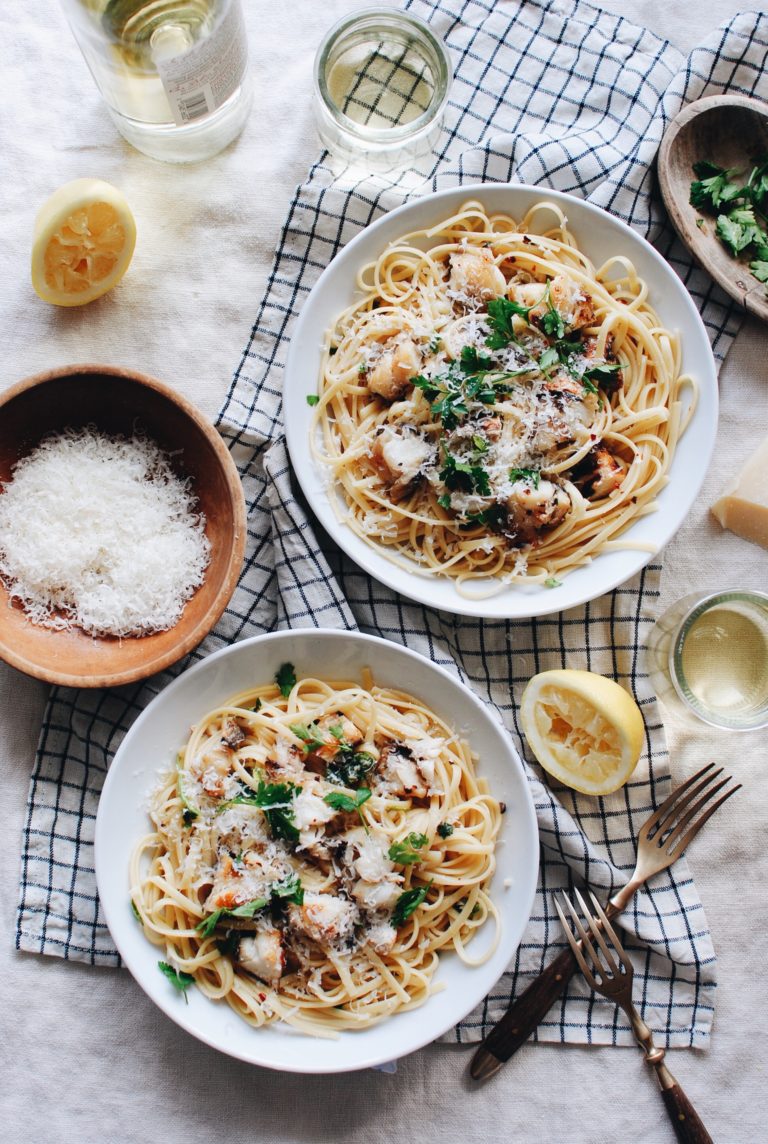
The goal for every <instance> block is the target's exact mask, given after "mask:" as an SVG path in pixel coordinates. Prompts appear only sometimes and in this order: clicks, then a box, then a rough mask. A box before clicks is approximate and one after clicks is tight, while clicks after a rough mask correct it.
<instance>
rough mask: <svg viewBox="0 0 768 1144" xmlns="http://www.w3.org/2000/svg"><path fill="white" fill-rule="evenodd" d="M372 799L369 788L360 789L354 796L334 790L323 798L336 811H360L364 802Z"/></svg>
mask: <svg viewBox="0 0 768 1144" xmlns="http://www.w3.org/2000/svg"><path fill="white" fill-rule="evenodd" d="M370 797H371V792H370V791H369V790H368V788H367V787H360V790H358V791H356V792H355V793H354V794H345V793H344V791H343V790H332V791H329V792H328V794H327V795H325V797H324V798H323V802H327V803H328V805H329V806H332V807H333V809H334V810H347V811H349V810H359V809H360V807H361V806H362V805H363V803H364V802H367V801H368V799H369V798H370Z"/></svg>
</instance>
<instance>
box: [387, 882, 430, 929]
mask: <svg viewBox="0 0 768 1144" xmlns="http://www.w3.org/2000/svg"><path fill="white" fill-rule="evenodd" d="M431 885H432V880H431V879H430V881H429V882H427V884H426V886H418V887H416V886H414V887H413V888H412V889H410V890H405V891H403V893H402V894H401V895H400V897H399V898H398V899H397V901H396V902H395V908H394V909H393V911H392V925H393V926H395V927H397V926H401V925H404V924H405V922H407V921H408V918H409V917H410V916H411V914H412V913H415V911H416V910H417V909H418V908H419V906H420V905H421V903H422V902H423V901H424V899H425V898H426V896H427V893H428V891H429V887H430V886H431Z"/></svg>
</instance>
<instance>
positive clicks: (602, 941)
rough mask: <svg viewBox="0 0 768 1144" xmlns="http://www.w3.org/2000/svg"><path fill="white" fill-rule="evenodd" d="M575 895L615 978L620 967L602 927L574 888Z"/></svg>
mask: <svg viewBox="0 0 768 1144" xmlns="http://www.w3.org/2000/svg"><path fill="white" fill-rule="evenodd" d="M574 893H575V894H576V897H577V898H578V901H579V905H580V906H581V912H582V913H583V914H584V917H585V918H586V919H587V922H588V924H589V928H590V929H591V930H592V933H593V935H594V937H595V940H596V941H597V944H598V945H599V946H600V949H601V950H602V951H603V957H604V958H605V960H606V962H607V965H608V969H609V970H610V972H611V974H612V975H613V976H614V977H615V976H616V975H617V973H618V972H619V967H618V965H617V964H616V962H615V961H614V959H613V956H612V954H611V951H610V949H609V948H608V945H607V943H606V940H605V938H604V937H603V935H602V933H601V932H600V927H599V926H598V924H597V922H596V921H595V919H594V917H593V916H592V914H591V913H590V910H589V906H588V905H587V903H586V902H585V901H584V899H583V898H582V896H581V894H580V893H579V891H578V890H577V889H575V888H574ZM619 948H621V947H619Z"/></svg>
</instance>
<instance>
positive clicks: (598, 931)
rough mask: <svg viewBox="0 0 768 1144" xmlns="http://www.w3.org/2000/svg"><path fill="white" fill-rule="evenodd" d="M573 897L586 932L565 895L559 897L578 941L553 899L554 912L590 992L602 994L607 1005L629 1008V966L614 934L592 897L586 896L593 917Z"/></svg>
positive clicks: (582, 903) (631, 972)
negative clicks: (582, 918)
mask: <svg viewBox="0 0 768 1144" xmlns="http://www.w3.org/2000/svg"><path fill="white" fill-rule="evenodd" d="M574 893H575V895H576V898H577V900H578V903H579V906H580V908H581V912H582V914H583V915H584V918H585V920H586V923H587V927H588V928H585V927H584V925H583V924H582V921H581V918H580V917H579V914H578V911H577V910H576V908H575V906H574V905H573V902H572V901H571V900H570V898H569V897H568V895H567V894H565V893H564V894H563V895H562V900H563V902H564V904H565V906H566V907H567V909H568V913H569V915H570V918H571V920H572V921H573V924H574V925H575V927H576V932H577V933H578V937H576V934H574V932H573V929H572V927H571V925H570V924H569V922H568V921H567V920H566V917H565V914H564V912H563V910H562V908H561V906H560V903H559V902H558V900H557V898H555V909H556V910H557V912H558V915H559V917H560V921H561V922H562V924H563V929H564V930H565V936H566V937H567V938H568V942H569V944H570V947H571V949H572V950H573V954H574V957H575V958H576V960H577V962H578V963H579V968H580V969H581V972H582V973H583V974H584V977H585V978H586V980H587V984H588V985H589V987H590V989H594V990H595V991H596V992H597V993H602V995H603V997H607V998H608V1000H609V1001H615V1002H616V1003H618V1004H622V1003H625V1002H629V1003H630V1004H631V999H632V977H633V970H632V962H631V961H630V960H629V958H628V957H627V954H626V952H625V950H624V947H623V946H622V944H621V942H620V941H619V938H618V936H617V934H616V931H615V930H614V928H613V926H612V925H611V923H610V921H609V920H608V918H607V917H606V914H605V911H604V910H603V909H602V907H601V905H600V903H599V902H598V900H597V898H596V897H595V895H594V894H593V893H591V892H590V895H589V896H590V898H591V899H592V904H593V906H594V911H595V912H594V914H593V913H591V912H590V910H589V908H588V906H587V904H586V902H585V901H584V898H583V897H582V896H581V894H580V893H579V891H578V890H574ZM609 943H610V944H609Z"/></svg>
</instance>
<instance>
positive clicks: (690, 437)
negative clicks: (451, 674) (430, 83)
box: [284, 184, 717, 618]
mask: <svg viewBox="0 0 768 1144" xmlns="http://www.w3.org/2000/svg"><path fill="white" fill-rule="evenodd" d="M284 407H285V425H286V433H287V441H288V448H289V452H290V456H291V461H292V463H293V466H294V469H295V471H296V473H297V476H298V478H299V482H300V484H301V486H302V488H303V491H304V493H305V495H306V497H307V499H308V501H309V503H310V504H311V505H312V508H313V511H314V512H315V513H316V515H317V517H318V518H319V520H320V522H321V524H322V525H323V526H324V528H325V529H326V530H327V531H328V532H329V533H330V535H331V536H332V537H333V538H334V540H336V542H337V543H338V544H339V545H340V546H341V548H342V549H343V550H344V551H345V552H346V553H347V554H348V555H349V556H350V557H352V559H353V560H355V561H356V563H357V564H358V565H360V566H361V567H362V568H364V569H365V570H366V571H367V572H368V573H370V574H371V575H372V576H374V577H375V578H376V579H378V580H379V581H381V582H382V583H384V584H387V585H388V586H390V587H391V588H393V589H395V590H396V591H398V592H401V593H402V594H403V595H405V596H409V597H410V598H412V599H415V600H418V601H419V602H421V603H423V604H427V605H429V606H431V607H435V608H440V609H444V610H446V611H450V612H454V613H459V614H463V615H474V616H483V617H489V618H495V617H511V618H515V617H528V616H536V615H544V614H547V613H551V612H558V611H562V610H564V609H566V608H569V607H573V606H575V605H577V604H581V603H584V602H585V601H588V600H591V599H595V598H596V597H597V596H600V595H602V594H603V593H604V592H607V591H609V590H610V589H611V588H613V587H615V586H616V585H617V584H620V583H622V582H623V581H624V580H626V579H628V578H629V577H630V576H632V575H633V574H634V573H635V572H637V571H638V570H639V569H641V568H642V567H643V566H644V565H645V564H646V563H647V562H648V561H649V560H650V559H651V557H652V555H653V554H654V553H656V552H658V551H659V549H661V548H662V547H663V546H664V544H666V543H667V541H668V540H669V539H670V538H671V537H672V536H673V535H674V533H675V532H676V530H677V529H678V528H679V526H680V524H681V523H682V521H683V520H684V518H685V516H686V514H687V512H688V510H689V508H690V506H691V504H692V503H693V501H694V499H695V497H696V496H697V494H698V492H699V489H700V487H701V483H702V481H703V479H704V475H705V473H706V470H707V466H708V464H709V460H710V457H711V454H712V449H713V447H714V439H715V432H716V427H717V379H716V372H715V366H714V360H713V357H712V353H711V350H710V347H709V342H708V339H707V335H706V332H705V329H704V326H703V323H702V321H701V319H700V317H699V314H698V312H697V310H696V308H695V306H694V304H693V301H692V300H691V298H690V296H689V294H688V293H687V291H686V289H685V287H684V286H683V284H682V282H681V281H680V279H679V278H678V277H677V275H676V274H675V273H674V271H673V270H672V269H671V267H670V266H669V265H668V264H667V263H666V262H665V261H664V259H663V258H662V257H661V256H660V255H659V254H658V253H657V252H656V251H655V250H654V249H653V248H652V247H651V246H650V245H649V244H648V243H647V242H646V241H645V240H644V239H642V238H641V237H640V236H639V235H637V234H635V233H634V232H633V231H632V230H631V229H630V228H629V227H628V226H626V225H625V224H624V223H622V222H621V221H619V220H618V219H616V218H614V217H613V216H612V215H609V214H608V213H607V212H605V211H603V210H601V209H599V208H598V207H595V206H592V205H591V204H589V203H585V202H583V201H582V200H580V199H577V198H574V197H572V196H570V195H566V194H562V193H559V192H555V191H550V190H548V189H546V188H537V187H527V186H514V185H505V184H490V185H482V186H464V187H459V188H453V189H450V190H447V191H440V192H437V193H436V194H433V195H428V196H426V197H425V198H422V199H419V200H417V201H415V202H411V203H408V204H406V205H405V206H403V207H400V208H398V209H396V210H394V211H392V212H391V213H389V214H387V215H385V216H384V217H383V218H381V219H379V220H377V221H376V222H375V223H374V224H373V225H372V226H370V227H368V228H367V229H366V230H365V231H363V232H362V233H361V234H359V235H357V236H356V237H355V238H354V239H353V240H352V241H351V242H350V243H349V244H348V245H347V246H346V247H345V248H344V250H343V251H341V253H340V254H339V255H337V257H336V258H335V259H334V261H333V262H332V263H331V265H330V266H329V267H328V268H327V269H326V270H325V272H324V273H323V274H322V275H321V277H320V279H319V280H318V282H317V283H316V285H315V287H314V288H313V290H312V292H311V294H310V296H309V298H308V299H307V301H306V302H305V303H304V305H303V307H302V311H301V314H300V316H299V318H298V321H297V324H296V329H295V331H294V333H293V335H292V338H291V345H290V350H289V355H288V360H287V363H286V374H285V387H284Z"/></svg>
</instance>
